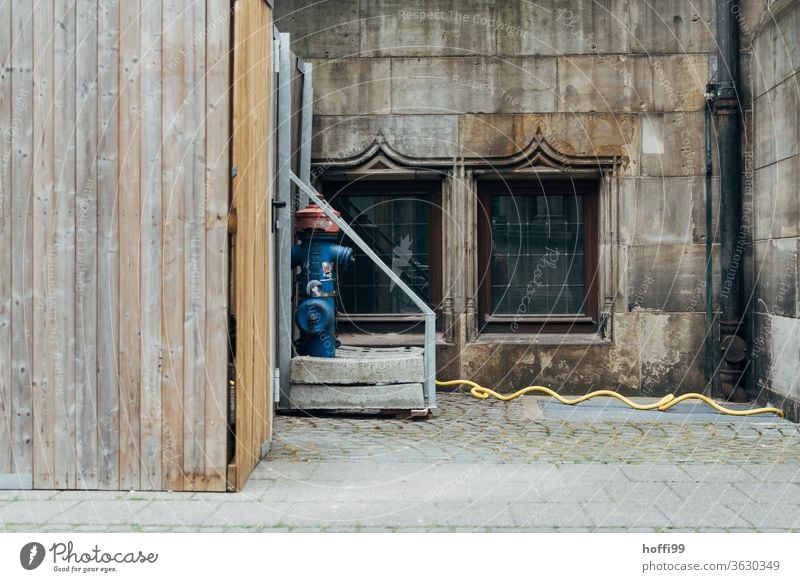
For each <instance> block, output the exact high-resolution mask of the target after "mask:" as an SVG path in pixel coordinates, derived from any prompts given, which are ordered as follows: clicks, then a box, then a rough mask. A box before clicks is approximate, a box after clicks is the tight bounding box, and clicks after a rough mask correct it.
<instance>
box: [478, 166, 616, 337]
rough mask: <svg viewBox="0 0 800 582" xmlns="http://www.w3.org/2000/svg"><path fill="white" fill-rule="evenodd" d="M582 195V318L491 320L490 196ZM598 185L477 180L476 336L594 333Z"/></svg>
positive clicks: (563, 180)
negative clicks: (477, 313)
mask: <svg viewBox="0 0 800 582" xmlns="http://www.w3.org/2000/svg"><path fill="white" fill-rule="evenodd" d="M575 193H580V194H582V195H583V213H584V215H583V218H584V233H583V236H584V238H583V240H584V243H583V246H584V286H585V293H586V295H585V298H584V305H585V315H581V316H572V315H549V316H541V315H539V316H536V315H518V314H513V315H505V314H503V315H493V314H492V313H491V311H492V270H491V266H490V262H491V254H492V242H491V241H492V227H491V208H492V206H491V198H492V197H493V196H497V195H500V196H510V195H513V196H542V195H545V194H548V195H571V194H575ZM599 194H600V182H599V180H592V179H585V178H575V179H571V178H554V179H550V178H548V179H542V180H537V179H535V178H534V179H530V180H524V181H523V180H507V181H504V180H479V181H478V201H479V206H478V281H479V285H478V312H479V318H478V319H479V323H478V331H479V333H509V334H519V333H592V332H597V330H598V329H599V301H598V294H599V293H598V256H599V248H600V241H599V237H598V222H599V214H598V206H599Z"/></svg>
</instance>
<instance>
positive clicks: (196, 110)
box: [183, 0, 207, 491]
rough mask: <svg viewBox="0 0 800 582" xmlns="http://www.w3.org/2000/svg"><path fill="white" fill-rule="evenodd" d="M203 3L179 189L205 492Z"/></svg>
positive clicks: (188, 448)
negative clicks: (181, 188) (183, 175)
mask: <svg viewBox="0 0 800 582" xmlns="http://www.w3.org/2000/svg"><path fill="white" fill-rule="evenodd" d="M205 9H206V7H205V2H198V0H190V1H189V4H188V6H187V11H186V12H185V13H184V24H185V27H186V38H187V39H189V43H188V44H187V47H186V51H185V53H184V61H185V62H184V67H185V70H184V75H185V80H186V87H185V91H186V97H187V100H186V102H185V103H184V109H185V116H186V123H185V130H186V151H185V152H184V155H185V160H186V162H187V166H186V188H185V190H184V207H185V214H184V220H183V226H184V237H185V242H184V245H185V253H186V254H185V257H184V263H183V268H184V275H183V277H184V314H183V338H184V344H185V348H184V356H183V371H184V388H183V394H184V414H183V423H184V424H183V441H184V442H183V447H184V454H183V472H184V486H185V487H186V488H187V489H190V490H201V491H202V490H204V489H205V450H204V449H205V404H206V399H205V396H206V382H205V372H204V369H203V357H204V354H205V338H206V334H205V331H206V326H205V321H206V314H205V310H206V305H205V299H206V287H205V278H206V268H205V267H206V252H205V246H206V231H205V224H204V219H205V210H206V208H205V205H206V200H205V198H206V195H207V192H206V188H205V172H206V160H205V129H206V126H205V109H206V100H205V70H206V61H205V48H206V47H205V38H204V34H205Z"/></svg>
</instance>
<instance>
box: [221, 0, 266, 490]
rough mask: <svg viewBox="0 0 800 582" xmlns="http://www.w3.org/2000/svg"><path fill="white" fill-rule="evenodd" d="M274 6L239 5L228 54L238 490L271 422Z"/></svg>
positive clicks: (231, 476)
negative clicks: (230, 56) (230, 73)
mask: <svg viewBox="0 0 800 582" xmlns="http://www.w3.org/2000/svg"><path fill="white" fill-rule="evenodd" d="M272 53H273V31H272V9H271V8H270V6H269V4H267V3H266V2H265V0H239V1H238V2H237V3H236V11H235V13H234V49H233V70H234V75H233V79H234V89H233V164H234V168H235V172H234V173H235V176H234V178H233V217H234V220H233V221H232V224H233V225H235V227H234V228H235V235H234V245H233V249H234V250H233V252H234V261H233V264H234V266H233V270H234V292H233V303H232V311H233V313H234V316H235V319H236V398H235V400H236V429H235V430H236V432H235V435H236V445H235V454H234V459H233V462H232V463H231V464H230V465H229V467H228V483H229V486H230V487H231V488H234V487H235V488H236V489H241V487H242V486H243V485H244V483H245V481H246V480H247V477H248V476H249V475H250V472H251V471H252V470H253V467H255V465H256V463H258V461H259V459H260V458H261V456H262V446H263V445H264V443H265V442H267V441H268V440H269V438H270V429H271V425H272V408H273V407H272V398H271V396H270V394H271V375H272V367H273V366H272V364H271V359H272V358H271V342H270V326H271V322H272V314H271V313H270V310H269V305H270V294H271V292H272V290H271V288H270V284H271V277H270V276H269V269H271V268H272V261H271V260H270V256H271V254H270V253H271V249H272V245H271V244H270V243H271V240H270V239H271V234H270V224H271V217H272V204H271V198H272V196H271V181H270V175H271V173H272V169H271V164H272V157H271V153H272V152H271V147H270V136H271V134H272V129H273V127H272V122H271V121H272V116H271V100H272V95H271V91H272V87H271V80H272V69H273V54H272Z"/></svg>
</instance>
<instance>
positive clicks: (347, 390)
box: [289, 384, 425, 410]
mask: <svg viewBox="0 0 800 582" xmlns="http://www.w3.org/2000/svg"><path fill="white" fill-rule="evenodd" d="M289 404H290V406H291V408H296V409H300V410H341V409H345V410H375V409H401V410H412V409H422V408H425V397H424V396H423V391H422V384H389V385H383V386H327V385H319V384H314V385H309V384H292V392H291V395H290V397H289Z"/></svg>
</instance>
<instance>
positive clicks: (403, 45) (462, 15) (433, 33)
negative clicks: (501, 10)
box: [353, 0, 512, 56]
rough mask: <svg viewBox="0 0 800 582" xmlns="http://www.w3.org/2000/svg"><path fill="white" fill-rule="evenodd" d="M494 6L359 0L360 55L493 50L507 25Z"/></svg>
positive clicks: (442, 0) (483, 0)
mask: <svg viewBox="0 0 800 582" xmlns="http://www.w3.org/2000/svg"><path fill="white" fill-rule="evenodd" d="M353 3H354V4H357V3H356V2H353ZM494 6H495V2H493V1H491V0H471V1H470V2H460V1H459V0H427V1H426V2H415V3H410V2H405V1H402V0H364V1H362V2H361V54H363V55H364V56H416V55H425V56H437V55H439V56H441V55H464V54H471V55H491V54H494V48H495V38H496V35H497V34H498V33H502V32H503V30H504V29H503V28H502V26H501V27H498V26H496V25H495V24H496V22H493V21H492V19H493V9H494ZM510 24H512V23H509V25H510Z"/></svg>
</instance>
